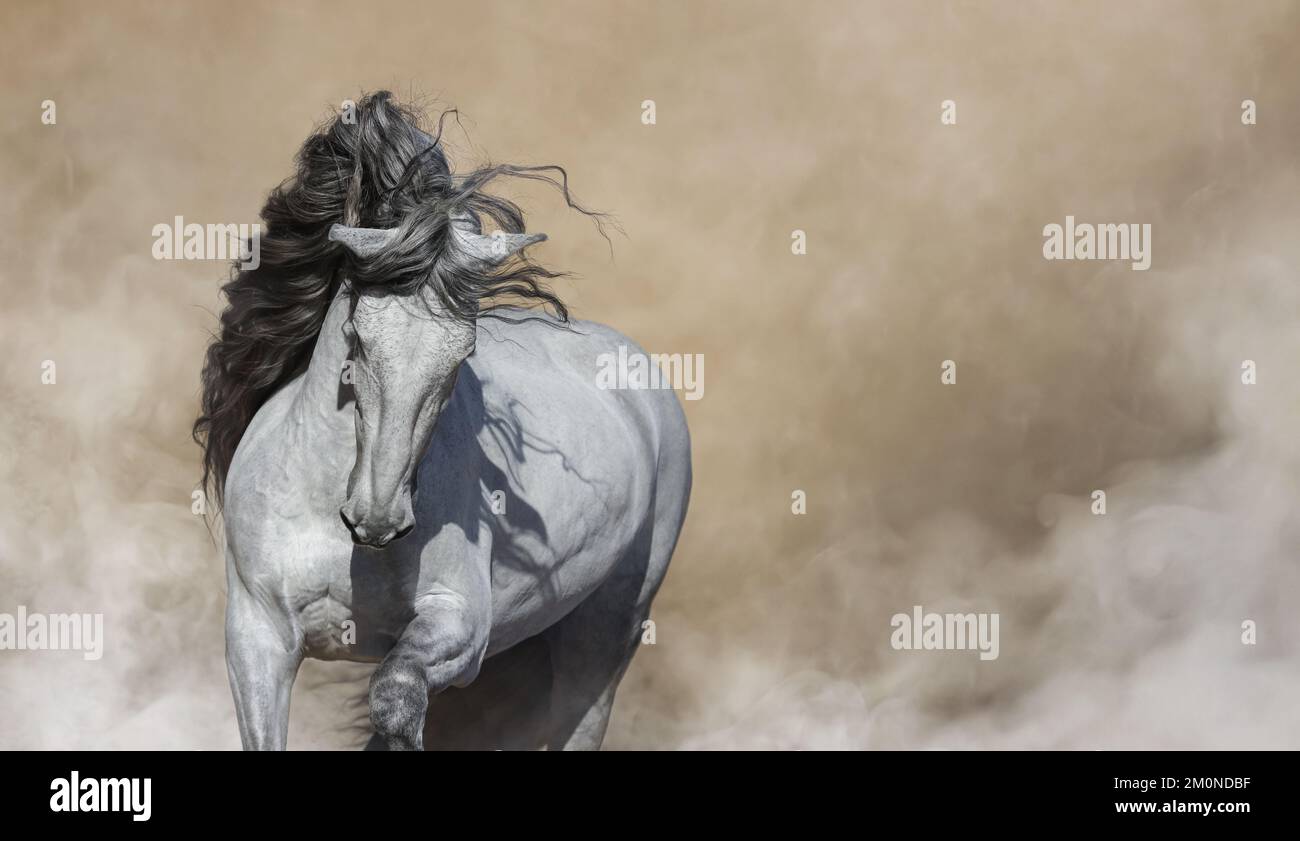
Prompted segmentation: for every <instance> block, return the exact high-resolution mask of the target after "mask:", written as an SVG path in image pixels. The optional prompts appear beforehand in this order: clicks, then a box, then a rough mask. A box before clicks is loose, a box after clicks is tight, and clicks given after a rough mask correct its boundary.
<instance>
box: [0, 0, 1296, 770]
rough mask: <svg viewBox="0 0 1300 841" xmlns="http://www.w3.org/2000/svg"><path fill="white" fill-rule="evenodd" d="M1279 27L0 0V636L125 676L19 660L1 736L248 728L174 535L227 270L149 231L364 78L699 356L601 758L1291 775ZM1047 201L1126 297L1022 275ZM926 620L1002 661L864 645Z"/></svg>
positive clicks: (259, 177) (1046, 6) (230, 197)
mask: <svg viewBox="0 0 1300 841" xmlns="http://www.w3.org/2000/svg"><path fill="white" fill-rule="evenodd" d="M1298 23H1300V9H1298V8H1297V6H1296V4H1294V3H1275V2H1262V0H1261V2H1251V3H1243V4H1229V3H1169V2H1150V3H1143V2H1136V3H1135V2H1132V0H1113V1H1111V2H1104V3H1087V4H1065V3H1043V4H1026V3H1019V2H1014V3H1013V2H998V3H978V4H977V3H951V4H942V3H938V2H925V3H920V2H918V3H864V2H851V3H850V2H845V3H817V2H813V3H803V2H801V3H793V2H788V3H751V2H743V3H742V2H736V3H720V2H691V3H686V2H672V3H653V4H652V3H649V2H642V3H567V2H563V3H557V2H546V3H524V2H519V3H503V2H475V3H432V2H411V3H372V2H366V3H350V4H343V3H304V2H295V3H289V2H283V3H281V2H277V3H252V2H235V3H231V2H222V3H209V4H205V5H202V6H200V5H197V4H184V3H173V2H158V3H117V2H115V3H89V2H87V3H34V2H33V3H28V2H13V0H8V2H5V3H4V4H3V7H0V31H2V32H4V33H5V34H6V47H5V50H4V51H3V55H0V79H3V85H0V89H2V91H3V93H2V94H0V95H2V96H3V99H2V100H0V102H2V103H3V107H2V108H0V131H2V133H3V138H2V140H0V149H2V150H3V152H2V154H0V178H2V179H3V189H2V190H0V226H2V230H3V234H2V235H0V249H3V251H2V254H0V286H2V288H0V384H2V385H3V394H2V395H0V612H13V611H14V610H15V609H16V607H17V605H19V604H25V605H27V606H28V608H29V609H30V610H33V611H38V610H39V611H44V612H63V611H89V612H96V611H98V612H103V613H104V614H105V619H106V624H107V631H106V633H107V650H106V653H105V656H104V658H103V659H102V660H101V661H99V662H94V663H87V662H84V661H83V660H82V659H81V658H80V656H79V655H77V654H71V653H57V652H40V653H32V652H22V653H19V652H9V651H5V652H0V747H81V746H90V747H135V746H148V747H170V748H194V747H233V746H236V745H237V744H238V738H237V734H236V730H235V726H234V715H233V707H232V704H231V701H230V698H229V693H228V689H227V686H226V676H225V667H224V662H223V659H222V623H221V615H222V611H223V608H224V596H223V586H224V579H223V567H222V561H221V557H220V554H219V551H218V550H217V549H216V548H215V546H214V545H213V543H212V542H211V540H210V539H209V536H208V534H207V532H206V531H205V528H204V526H203V524H202V522H201V521H200V519H199V518H197V517H194V516H192V515H191V513H190V491H191V489H192V487H193V485H194V483H195V482H196V480H197V470H198V458H197V456H198V450H197V448H196V447H195V446H194V445H193V444H192V443H190V441H189V425H190V423H191V421H192V419H193V416H194V414H195V411H196V406H197V400H196V397H197V384H198V370H199V365H200V359H201V354H202V349H203V346H204V342H205V339H206V331H208V330H210V329H212V328H213V327H214V325H215V318H214V316H213V313H215V312H216V311H218V309H219V307H220V302H219V300H218V298H217V287H218V284H219V281H220V280H221V278H222V275H223V273H224V268H223V267H222V266H221V265H219V264H217V263H205V262H170V263H168V262H156V261H154V260H153V259H152V258H151V257H150V246H151V245H152V238H151V235H150V230H151V228H152V226H153V225H154V224H156V223H158V222H170V221H171V219H172V217H173V216H175V215H178V214H179V215H183V216H184V217H185V218H186V220H187V221H197V222H240V221H247V222H251V221H255V217H256V213H257V210H258V208H259V207H260V204H261V202H262V199H263V198H264V196H265V194H266V192H267V190H268V189H269V188H271V187H272V186H273V185H274V184H275V183H276V182H278V181H279V180H280V179H282V178H284V177H286V176H287V175H288V174H289V171H290V170H289V165H290V160H291V157H292V155H293V153H294V152H295V151H296V149H297V148H298V146H299V144H300V143H301V142H302V140H303V139H304V138H305V137H306V135H307V133H308V132H309V131H310V129H311V127H312V126H313V124H314V123H316V122H317V121H320V120H322V119H324V118H326V117H328V115H329V113H330V109H331V108H336V107H337V106H338V104H339V102H340V101H341V100H343V99H345V98H348V97H356V96H357V95H359V94H360V93H361V92H362V91H366V90H373V89H377V88H382V87H388V88H391V89H393V90H394V91H395V92H397V93H398V94H399V95H400V96H401V97H403V98H407V99H411V98H415V99H418V100H420V101H423V102H425V103H426V104H428V105H429V106H430V107H435V108H436V107H439V106H446V105H455V106H457V107H459V108H460V109H461V112H462V122H463V125H464V129H465V131H464V132H459V131H455V132H453V133H452V137H451V150H452V153H453V155H454V156H455V160H457V161H460V162H462V165H464V164H468V163H470V162H473V161H481V160H483V159H484V158H485V157H487V156H490V157H491V158H492V159H493V160H497V161H511V162H523V163H550V162H554V163H561V164H563V165H565V166H566V167H567V168H568V169H569V172H570V176H571V179H572V184H573V186H574V189H575V190H576V191H577V193H578V195H579V196H580V197H581V198H582V199H583V200H584V201H586V202H588V203H589V204H591V205H593V206H595V207H597V208H600V209H604V210H608V211H611V212H613V213H614V214H615V215H617V216H618V218H619V220H620V221H621V223H622V225H623V227H624V228H625V229H626V231H627V236H626V237H625V238H623V237H615V241H614V254H613V257H612V259H611V256H610V253H609V250H608V248H607V246H606V244H605V243H604V241H603V240H601V239H600V238H599V236H598V235H597V234H596V233H595V231H594V229H593V228H592V226H591V224H590V223H589V222H588V221H586V220H584V219H582V218H581V217H579V216H577V215H576V214H572V213H567V212H565V211H564V210H563V208H562V206H561V205H560V203H559V202H558V201H557V200H556V199H555V197H554V196H553V195H549V194H547V193H545V192H542V191H536V192H533V191H523V192H520V193H517V194H516V195H518V196H519V197H520V198H521V199H522V200H523V201H524V203H525V206H526V209H527V210H528V211H529V213H530V227H532V228H533V229H536V230H543V231H547V232H548V233H550V234H551V240H550V241H549V242H548V243H546V244H545V245H544V246H542V247H541V248H540V250H539V252H538V253H539V255H540V256H542V257H543V258H544V259H545V260H546V261H547V262H548V263H549V264H550V265H553V266H555V267H558V268H564V269H569V270H571V271H573V272H575V273H576V274H577V275H578V276H577V277H576V278H575V279H573V280H571V281H566V282H564V283H562V284H561V285H560V289H561V291H562V292H563V293H564V294H565V295H566V296H567V299H568V300H569V301H570V302H571V303H572V304H573V305H574V308H575V310H576V312H577V313H578V314H579V315H580V316H582V317H585V318H592V319H596V320H600V321H605V322H608V323H610V324H613V325H615V326H617V327H619V328H621V329H623V330H624V331H626V332H628V333H629V334H630V335H632V336H633V337H634V338H636V339H637V340H639V341H640V342H641V343H642V344H644V345H646V346H647V347H648V348H649V349H651V350H653V351H659V352H684V353H703V354H704V355H705V357H706V368H705V397H704V399H703V400H700V401H698V402H692V403H689V404H687V407H686V408H687V412H688V415H689V418H690V423H691V428H692V434H693V438H694V447H695V470H696V484H695V493H694V498H693V502H692V507H691V513H690V517H689V520H688V522H687V528H686V531H685V534H684V537H683V540H682V543H681V545H680V547H679V550H678V553H677V556H676V558H675V560H674V565H673V570H672V572H671V573H670V576H669V579H668V582H667V584H666V585H665V587H664V590H663V592H662V594H661V596H660V599H659V601H658V603H657V605H656V610H655V614H654V618H655V619H656V621H657V623H658V644H657V645H656V646H655V647H653V648H649V647H647V648H645V649H644V650H643V651H642V652H641V653H640V655H639V656H638V658H637V660H636V662H635V664H634V666H633V668H632V670H631V672H630V673H629V675H628V678H627V680H626V681H625V683H624V686H623V689H622V690H621V693H620V695H619V701H618V704H617V706H616V710H615V716H614V723H613V725H612V728H611V731H610V735H609V739H608V745H609V746H611V747H763V746H773V747H800V748H813V747H940V746H948V747H967V746H998V747H1073V748H1116V747H1187V746H1210V747H1224V746H1250V747H1270V746H1286V747H1291V748H1296V747H1300V718H1297V716H1296V715H1295V710H1296V705H1297V701H1300V675H1298V672H1297V666H1298V665H1300V663H1297V655H1298V652H1300V646H1298V644H1300V612H1298V611H1297V610H1296V608H1295V605H1296V599H1297V594H1298V593H1300V551H1298V550H1300V517H1297V513H1296V501H1297V499H1300V495H1298V494H1297V491H1298V490H1300V489H1298V488H1297V485H1298V484H1300V447H1298V446H1297V443H1296V432H1297V430H1298V429H1300V424H1298V423H1297V421H1300V381H1298V380H1297V374H1296V370H1295V364H1296V360H1297V358H1298V353H1300V332H1298V331H1297V329H1296V318H1297V314H1298V313H1300V295H1298V294H1297V286H1296V280H1297V272H1296V266H1297V258H1298V257H1300V244H1298V243H1300V238H1297V237H1296V225H1297V222H1298V221H1300V207H1298V206H1297V195H1298V193H1297V187H1298V186H1300V184H1298V183H1297V175H1298V173H1297V155H1296V148H1297V146H1296V144H1297V138H1300V96H1298V94H1300V72H1297V71H1300V55H1298V54H1297V48H1296V43H1297V35H1298V34H1300V32H1298V31H1297V25H1298ZM1245 98H1253V99H1255V100H1256V101H1257V103H1258V109H1259V116H1258V119H1259V124H1258V125H1256V126H1252V127H1247V126H1243V125H1242V123H1241V121H1240V103H1241V100H1243V99H1245ZM45 99H53V100H55V101H56V102H57V108H58V111H57V114H58V123H57V125H55V126H45V125H42V124H41V122H40V103H41V102H42V100H45ZM644 99H654V100H655V102H656V103H657V109H658V124H657V125H655V126H644V125H642V124H641V122H640V104H641V102H642V100H644ZM944 99H953V100H955V101H956V102H957V107H958V125H956V126H951V127H946V126H942V125H940V121H939V103H940V102H941V101H942V100H944ZM1066 214H1073V215H1074V216H1076V217H1077V218H1079V219H1080V220H1081V221H1094V222H1130V221H1131V222H1149V223H1151V224H1152V225H1153V228H1154V243H1153V266H1152V269H1151V270H1150V271H1148V272H1146V273H1141V272H1133V271H1130V270H1129V268H1128V266H1127V264H1125V263H1049V262H1046V261H1044V260H1043V259H1042V257H1041V252H1040V249H1041V245H1042V237H1041V230H1042V226H1043V225H1044V224H1046V223H1049V222H1058V223H1059V222H1062V221H1063V219H1064V217H1065V215H1066ZM796 228H798V229H803V230H805V231H807V232H808V253H807V255H805V256H794V255H792V254H791V253H790V247H789V245H790V232H791V231H792V230H793V229H796ZM47 359H52V360H55V361H56V363H57V365H58V369H57V371H58V382H57V384H56V385H54V386H43V385H41V383H40V374H41V363H42V361H43V360H47ZM944 359H953V360H955V361H957V363H958V384H957V385H956V386H952V387H945V386H941V385H940V383H939V366H940V363H941V362H942V360H944ZM1245 359H1251V360H1254V361H1255V362H1256V363H1257V365H1258V368H1259V383H1258V385H1255V386H1253V387H1252V386H1244V385H1242V384H1241V383H1240V381H1239V367H1240V364H1241V362H1242V360H1245ZM796 488H798V489H803V490H805V491H806V492H807V494H808V500H809V502H808V505H809V509H808V514H807V515H806V516H804V517H796V516H794V515H792V514H791V512H790V494H791V491H792V490H794V489H796ZM1094 488H1100V489H1105V490H1106V491H1107V493H1108V495H1109V500H1108V513H1107V514H1106V515H1105V516H1104V517H1095V516H1093V515H1092V514H1091V513H1090V512H1089V508H1088V504H1089V499H1088V495H1089V493H1090V492H1091V491H1092V490H1093V489H1094ZM913 604H923V605H924V606H925V607H926V608H927V609H934V610H941V611H943V610H962V611H967V610H969V611H995V612H998V613H1000V615H1001V657H1000V658H999V659H998V660H997V661H995V662H992V663H981V662H980V661H979V660H978V659H977V658H976V657H975V655H974V654H972V653H969V652H956V653H942V654H940V653H907V652H895V651H893V650H891V649H890V647H889V624H888V623H889V617H890V616H891V615H892V614H894V613H897V612H906V611H909V610H910V609H911V606H912V605H913ZM1247 619H1249V620H1253V621H1255V622H1257V623H1258V638H1259V643H1258V644H1257V645H1256V646H1253V647H1250V646H1244V645H1242V644H1241V641H1240V634H1241V630H1240V626H1241V623H1242V621H1244V620H1247ZM352 675H355V670H354V671H351V672H350V671H348V670H347V669H346V668H344V669H332V668H325V667H321V666H315V667H312V668H309V669H307V670H305V672H304V675H303V677H302V678H301V680H300V682H299V685H298V687H297V689H296V693H295V701H294V704H295V706H294V716H293V727H292V734H291V746H295V747H324V746H331V745H339V744H346V743H349V742H350V740H353V739H354V738H355V733H354V732H351V731H350V730H349V729H348V727H347V725H348V723H349V722H350V721H352V720H353V719H354V717H355V714H356V711H355V710H353V709H347V708H345V707H344V706H343V704H342V703H341V699H342V698H343V697H344V696H345V695H346V694H348V691H349V687H348V686H347V685H346V684H339V683H337V681H338V680H340V679H343V678H347V677H349V676H352Z"/></svg>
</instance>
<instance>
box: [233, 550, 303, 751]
mask: <svg viewBox="0 0 1300 841" xmlns="http://www.w3.org/2000/svg"><path fill="white" fill-rule="evenodd" d="M232 578H233V579H234V580H233V581H232V582H231V586H230V600H229V602H228V604H227V606H226V670H227V672H228V673H229V675H230V689H231V692H232V693H233V694H234V696H235V713H236V715H237V716H238V719H239V738H240V741H241V742H242V743H243V745H244V750H284V749H285V745H286V743H287V742H288V738H289V695H290V692H291V690H292V689H293V680H294V678H295V677H296V676H297V674H298V666H299V665H300V664H301V663H302V644H301V640H300V639H298V638H297V635H296V633H295V631H294V626H293V623H292V622H291V621H290V620H289V618H288V616H286V615H284V614H283V613H282V612H281V611H279V610H278V609H276V607H275V606H274V605H273V604H271V603H268V602H266V601H264V600H262V599H259V598H257V597H256V596H254V595H253V594H252V593H250V592H248V590H247V589H246V588H245V587H244V585H243V583H242V582H241V581H240V580H239V579H238V577H237V576H232Z"/></svg>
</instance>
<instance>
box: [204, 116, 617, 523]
mask: <svg viewBox="0 0 1300 841" xmlns="http://www.w3.org/2000/svg"><path fill="white" fill-rule="evenodd" d="M448 113H454V112H446V113H444V114H443V116H442V118H441V119H439V121H438V129H437V134H436V135H435V136H433V137H431V136H430V135H428V134H425V133H424V132H423V131H421V130H420V128H419V123H420V115H419V114H418V113H416V112H415V111H413V110H411V109H408V108H405V107H402V106H400V105H398V104H397V103H395V102H394V101H393V99H392V95H391V94H390V93H389V92H388V91H378V92H376V93H374V94H371V95H368V96H366V97H363V98H362V99H361V100H360V101H359V102H358V103H357V107H356V111H355V120H353V121H346V120H344V119H343V117H342V116H339V117H336V118H335V119H333V120H332V121H330V122H329V123H328V124H326V125H325V126H324V127H322V128H320V129H318V130H317V131H316V132H315V133H313V134H312V136H311V137H309V138H307V140H306V141H305V142H304V143H303V145H302V148H301V149H300V150H299V152H298V156H297V159H296V164H295V173H294V175H293V176H292V177H291V178H290V179H288V180H286V181H285V182H283V183H282V184H280V185H279V186H278V187H276V188H275V189H274V190H272V191H271V194H270V196H269V197H268V198H267V201H266V204H265V206H264V207H263V208H262V221H263V233H262V237H261V241H260V256H261V261H260V264H259V265H258V267H257V268H255V269H248V270H241V269H239V268H238V266H237V265H236V267H235V268H233V269H232V277H231V280H230V281H229V282H228V283H226V284H225V285H224V286H223V287H222V292H223V293H224V294H225V296H226V300H227V305H226V308H225V310H224V311H223V312H222V314H221V330H220V333H219V334H218V335H216V336H214V337H213V339H212V341H211V343H210V344H209V345H208V349H207V354H206V356H205V359H204V364H203V373H202V386H203V396H202V402H201V409H200V414H199V416H198V418H197V419H196V420H195V421H194V427H193V436H194V440H195V441H196V442H197V443H198V444H199V445H200V446H201V447H202V448H203V479H202V487H203V488H205V489H207V490H208V491H209V492H210V493H211V494H212V496H213V498H214V499H215V501H216V504H217V508H218V509H219V508H220V507H221V505H222V503H223V499H224V493H225V483H226V474H227V472H228V471H229V469H230V462H231V460H232V459H233V458H234V455H235V449H236V447H238V445H239V441H240V439H241V438H242V437H243V434H244V431H245V430H246V429H247V428H248V424H249V423H250V422H251V421H252V419H253V416H254V415H255V414H256V413H257V410H258V409H259V408H261V406H262V404H263V403H265V402H266V400H267V399H269V398H270V396H271V395H272V394H274V393H275V392H276V391H277V390H278V389H280V388H281V387H283V386H284V385H285V384H286V383H287V382H289V381H290V380H292V379H293V378H294V377H296V376H298V375H299V374H301V373H302V372H303V371H305V370H306V368H307V364H308V362H310V360H311V353H312V349H313V348H314V346H315V342H316V337H317V335H318V334H319V333H320V329H321V325H322V323H323V322H324V319H325V314H326V312H327V311H328V309H329V305H330V302H331V301H332V300H333V299H334V297H335V296H336V295H337V294H338V290H339V285H340V284H341V283H342V281H343V278H344V277H346V278H347V279H348V281H349V284H350V287H351V288H352V289H353V290H355V291H363V290H365V289H366V288H367V287H371V286H376V287H377V286H383V287H385V288H388V289H391V290H393V291H396V292H405V291H410V290H412V289H414V288H415V287H416V286H418V285H421V284H424V285H427V286H428V287H429V288H430V289H432V290H433V291H434V292H435V294H436V295H437V297H438V299H439V301H440V303H441V304H442V305H443V307H444V308H445V309H446V310H447V312H448V314H449V315H450V317H454V318H459V319H465V320H471V319H474V318H476V317H478V316H479V315H491V314H492V311H493V310H494V309H495V308H496V307H498V306H502V305H505V304H508V303H511V302H518V301H521V300H522V301H523V302H526V303H531V304H533V305H540V306H543V307H549V308H550V309H551V310H553V311H554V312H555V314H556V316H557V317H558V318H559V319H560V320H561V321H562V322H567V321H568V310H567V309H566V308H565V306H564V303H563V302H562V301H561V300H560V299H559V298H558V297H557V296H556V295H555V294H554V293H553V292H552V291H550V289H549V288H548V287H547V286H546V281H548V280H551V279H554V278H556V277H560V276H562V273H557V272H552V271H550V270H548V269H546V268H544V267H542V266H539V265H537V264H536V263H533V262H531V261H530V260H527V259H522V258H520V259H516V260H513V261H511V262H508V263H506V264H505V265H503V266H501V267H499V268H497V269H496V270H492V271H485V270H482V269H481V268H474V267H471V266H467V265H463V264H458V263H457V262H456V261H445V260H444V261H440V259H439V258H440V257H441V256H442V255H443V253H444V251H445V250H446V249H447V248H448V244H449V240H450V233H451V232H450V224H451V223H450V218H451V216H452V215H453V214H458V213H468V214H469V215H470V216H471V217H472V218H475V219H481V218H483V217H486V218H488V219H490V220H491V221H492V222H493V223H494V224H495V225H496V226H497V227H499V228H501V229H502V230H504V231H506V232H509V233H522V232H523V231H524V217H523V212H522V211H521V210H520V208H519V207H518V206H517V205H516V204H514V203H513V202H511V201H509V200H508V199H504V198H502V197H500V196H494V195H490V194H488V193H486V192H483V190H484V188H485V187H486V186H487V185H488V184H489V183H491V182H492V181H494V180H496V179H498V178H502V177H511V178H520V179H525V180H532V181H541V182H544V183H546V184H548V185H551V186H553V187H555V188H557V189H558V190H559V191H560V192H561V193H562V194H563V196H564V199H565V202H566V203H567V204H568V206H569V207H571V208H573V209H575V210H578V211H579V212H581V213H584V214H586V215H588V216H592V217H593V218H595V220H596V223H597V226H598V228H600V230H601V233H602V235H603V234H604V229H603V226H602V222H603V220H604V217H603V215H602V214H599V213H593V212H592V211H589V210H586V209H585V208H583V207H581V206H580V205H579V204H578V203H577V202H576V201H575V200H574V199H573V197H572V195H571V194H570V193H569V189H568V178H567V175H566V174H565V172H564V170H563V169H561V168H560V167H555V166H539V167H523V166H512V165H509V164H496V165H489V166H484V167H482V168H479V169H476V170H474V171H472V172H469V173H466V174H464V175H455V174H453V173H452V171H451V167H450V165H449V163H448V161H447V158H446V156H445V154H444V153H443V150H442V146H441V143H440V141H441V137H442V125H443V122H444V121H445V119H446V117H447V115H448ZM552 173H555V174H558V176H559V177H558V178H556V177H555V175H553V174H552ZM336 222H343V223H345V224H349V225H353V226H360V227H372V228H393V227H397V228H399V233H398V236H397V238H396V240H395V241H394V242H393V244H392V246H391V247H389V248H386V249H385V250H384V251H383V252H381V253H380V254H378V255H376V256H375V257H373V258H371V259H369V260H362V259H359V258H357V257H355V256H354V255H353V254H352V253H351V252H349V251H347V249H345V248H344V247H343V246H341V245H340V244H339V243H337V242H332V241H330V240H329V229H330V226H331V225H333V224H334V223H336Z"/></svg>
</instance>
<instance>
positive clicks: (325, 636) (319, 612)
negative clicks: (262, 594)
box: [285, 546, 418, 662]
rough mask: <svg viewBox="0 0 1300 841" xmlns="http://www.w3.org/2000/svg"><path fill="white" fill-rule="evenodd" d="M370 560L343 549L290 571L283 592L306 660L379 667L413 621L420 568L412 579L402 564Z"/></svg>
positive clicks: (368, 556) (363, 553)
mask: <svg viewBox="0 0 1300 841" xmlns="http://www.w3.org/2000/svg"><path fill="white" fill-rule="evenodd" d="M394 554H395V553H394ZM372 555H373V553H371V552H367V551H364V550H356V549H354V548H353V547H351V546H346V547H340V548H339V549H338V550H337V551H334V552H330V553H329V555H328V557H325V558H319V559H317V560H316V561H314V562H312V563H310V564H307V565H305V566H298V567H295V568H293V569H290V570H287V571H286V576H285V590H286V593H287V594H288V600H289V602H290V603H291V604H293V605H295V606H296V613H297V621H298V625H299V627H300V629H301V632H302V637H303V645H304V648H305V649H306V653H307V655H308V656H310V657H315V658H317V659H321V660H357V661H365V662H373V661H378V660H380V659H382V658H383V656H384V655H385V654H386V653H387V652H388V651H389V650H390V649H391V648H392V647H393V644H394V643H395V642H396V641H397V639H398V638H399V637H400V636H401V633H402V630H403V629H404V628H405V627H406V625H407V623H408V622H410V620H411V618H412V617H413V616H414V615H415V614H414V604H415V599H416V591H417V580H418V568H417V569H413V570H411V571H410V572H409V573H408V572H407V571H406V570H407V567H409V566H410V565H409V564H404V563H403V562H402V561H401V560H400V559H398V558H395V557H392V556H389V557H387V558H385V559H384V562H383V563H382V564H381V563H379V562H378V561H376V559H375V558H374V557H371V556H372ZM416 563H417V564H418V560H417V561H416Z"/></svg>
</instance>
